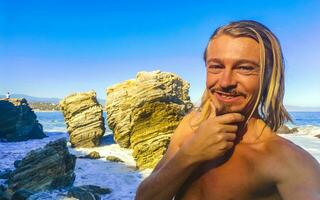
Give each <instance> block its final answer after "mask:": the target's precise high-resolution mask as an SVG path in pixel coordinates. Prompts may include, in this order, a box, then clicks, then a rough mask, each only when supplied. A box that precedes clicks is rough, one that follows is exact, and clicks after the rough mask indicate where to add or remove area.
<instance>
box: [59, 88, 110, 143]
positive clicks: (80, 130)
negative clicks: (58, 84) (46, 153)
mask: <svg viewBox="0 0 320 200" xmlns="http://www.w3.org/2000/svg"><path fill="white" fill-rule="evenodd" d="M60 107H61V110H62V112H63V115H64V119H65V122H66V125H67V129H68V133H69V134H70V142H71V144H72V146H73V147H94V146H97V145H99V144H100V139H101V137H102V136H103V134H104V132H105V127H104V118H103V115H102V107H101V105H100V104H99V103H98V101H97V98H96V93H95V92H93V91H91V92H83V93H75V94H71V95H70V96H68V97H66V98H64V99H63V100H62V101H61V102H60Z"/></svg>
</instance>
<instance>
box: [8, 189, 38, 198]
mask: <svg viewBox="0 0 320 200" xmlns="http://www.w3.org/2000/svg"><path fill="white" fill-rule="evenodd" d="M32 194H33V193H32V192H30V191H29V190H23V189H22V190H18V191H16V192H15V193H13V195H12V197H11V200H26V199H28V197H29V196H31V195H32Z"/></svg>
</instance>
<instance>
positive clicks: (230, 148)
mask: <svg viewBox="0 0 320 200" xmlns="http://www.w3.org/2000/svg"><path fill="white" fill-rule="evenodd" d="M259 59H260V56H259V45H258V43H257V42H256V41H255V40H253V39H251V38H247V37H238V38H234V37H231V36H227V35H220V36H218V37H216V38H214V39H213V40H212V41H211V42H210V43H209V45H208V49H207V60H206V67H207V79H206V87H207V89H208V90H209V91H210V92H211V95H212V96H211V99H210V100H211V104H212V105H211V106H212V108H213V110H214V112H212V113H211V115H210V116H209V118H208V119H206V120H205V121H203V122H202V123H201V124H200V125H199V126H198V127H197V128H195V129H194V128H191V126H190V124H192V121H193V120H196V119H197V118H198V117H199V116H200V113H198V112H197V111H193V112H191V113H189V114H188V115H186V116H185V117H184V119H183V120H182V121H181V122H180V124H179V126H178V127H177V129H176V130H175V132H174V134H173V136H172V139H171V142H170V145H169V147H168V150H167V152H166V154H165V155H164V157H163V158H162V160H161V161H160V162H159V163H158V165H157V166H156V168H155V169H154V171H153V172H152V173H151V175H150V176H149V177H148V178H146V179H145V180H144V181H143V182H142V183H141V185H140V186H139V188H138V191H137V194H136V200H171V199H173V198H175V199H179V200H180V199H183V200H233V199H236V200H278V199H279V200H280V199H285V200H305V199H306V200H319V199H320V165H319V163H318V161H316V160H315V159H314V158H313V157H312V156H311V155H310V154H309V153H307V152H306V151H305V150H303V149H302V148H300V147H298V146H297V145H295V144H293V143H292V142H290V141H288V140H286V139H284V138H282V137H280V136H278V135H276V133H274V132H273V131H272V130H271V129H270V128H269V127H268V126H267V125H266V124H265V122H264V121H263V120H262V119H260V117H259V115H258V114H257V112H256V111H255V112H254V115H253V116H252V117H251V118H250V119H249V120H248V122H247V123H246V121H247V119H248V113H250V111H251V110H252V102H254V101H255V99H256V96H257V94H258V91H259V84H260V83H259V81H260V74H259V63H260V60H259Z"/></svg>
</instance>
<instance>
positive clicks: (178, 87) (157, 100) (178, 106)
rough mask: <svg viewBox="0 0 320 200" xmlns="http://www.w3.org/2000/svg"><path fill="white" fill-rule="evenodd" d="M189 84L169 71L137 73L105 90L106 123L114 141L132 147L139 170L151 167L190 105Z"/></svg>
mask: <svg viewBox="0 0 320 200" xmlns="http://www.w3.org/2000/svg"><path fill="white" fill-rule="evenodd" d="M188 91H189V84H188V83H187V82H185V81H184V80H182V79H181V78H179V77H178V76H176V75H175V74H172V73H168V72H160V71H153V72H140V73H138V74H137V76H136V79H134V80H128V81H125V82H122V83H119V84H116V85H114V86H112V87H110V88H108V89H107V101H106V111H107V118H108V119H107V122H108V125H109V128H110V129H111V130H112V131H113V133H114V139H115V141H116V142H117V143H118V144H119V145H120V146H121V147H124V148H132V149H133V150H134V152H133V156H134V158H135V160H136V162H137V167H138V168H139V169H144V168H153V167H154V166H155V165H156V164H157V163H158V161H159V160H160V159H161V157H162V155H163V154H164V152H165V151H166V148H167V145H168V144H169V141H170V138H171V135H172V133H173V131H174V130H175V129H176V127H177V125H178V124H179V122H180V120H181V119H182V118H183V117H184V116H185V115H186V113H187V112H189V110H190V109H191V108H192V107H193V105H192V103H191V101H190V97H189V95H188Z"/></svg>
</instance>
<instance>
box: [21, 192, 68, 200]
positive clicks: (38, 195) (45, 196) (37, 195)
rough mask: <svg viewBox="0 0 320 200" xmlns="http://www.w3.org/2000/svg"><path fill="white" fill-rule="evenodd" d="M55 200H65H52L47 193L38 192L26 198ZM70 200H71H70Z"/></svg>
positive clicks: (54, 199)
mask: <svg viewBox="0 0 320 200" xmlns="http://www.w3.org/2000/svg"><path fill="white" fill-rule="evenodd" d="M57 199H61V200H62V199H65V198H54V197H52V196H50V195H49V194H48V193H47V192H38V193H35V194H33V195H31V196H29V197H28V199H27V200H57ZM70 200H71V199H70Z"/></svg>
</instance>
